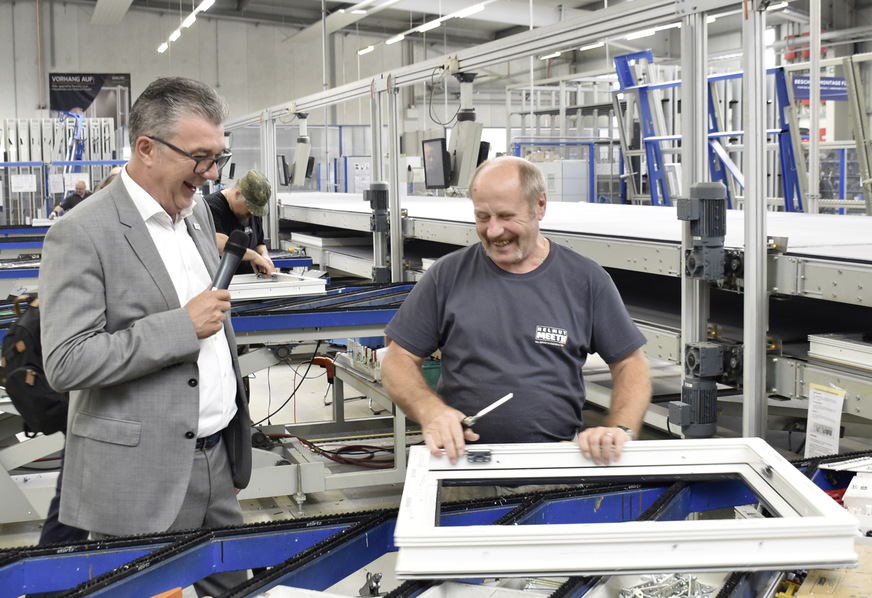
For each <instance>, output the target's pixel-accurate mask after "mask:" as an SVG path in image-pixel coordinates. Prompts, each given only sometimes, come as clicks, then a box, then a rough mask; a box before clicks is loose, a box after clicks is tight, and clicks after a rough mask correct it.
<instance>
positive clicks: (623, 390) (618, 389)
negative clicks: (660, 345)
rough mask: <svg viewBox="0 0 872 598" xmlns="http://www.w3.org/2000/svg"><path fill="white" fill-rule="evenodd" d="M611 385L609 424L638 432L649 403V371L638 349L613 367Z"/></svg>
mask: <svg viewBox="0 0 872 598" xmlns="http://www.w3.org/2000/svg"><path fill="white" fill-rule="evenodd" d="M612 378H613V381H614V386H613V390H612V397H611V403H610V406H609V425H612V426H614V425H622V426H627V427H629V428H632V429H633V430H635V431H636V432H637V433H638V432H639V431H640V429H641V427H642V420H643V418H644V417H645V412H646V411H647V409H648V405H649V404H650V403H651V374H650V371H649V368H648V360H647V359H646V358H645V356H644V354H643V353H642V352H641V351H637V352H636V353H634V354H633V355H631V356H630V357H628V358H626V359H625V360H622V361H621V362H618V363H617V364H615V366H613V367H612Z"/></svg>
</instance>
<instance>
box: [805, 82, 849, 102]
mask: <svg viewBox="0 0 872 598" xmlns="http://www.w3.org/2000/svg"><path fill="white" fill-rule="evenodd" d="M810 81H811V77H809V76H807V75H794V76H793V99H794V100H808V99H809V98H810V97H811V96H810V92H809V89H810V88H811V84H810ZM825 100H835V101H837V102H847V101H848V84H847V83H846V82H845V78H844V77H821V101H825Z"/></svg>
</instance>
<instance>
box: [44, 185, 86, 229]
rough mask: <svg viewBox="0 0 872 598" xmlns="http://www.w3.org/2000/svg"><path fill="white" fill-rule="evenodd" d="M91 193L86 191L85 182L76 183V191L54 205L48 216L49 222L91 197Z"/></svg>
mask: <svg viewBox="0 0 872 598" xmlns="http://www.w3.org/2000/svg"><path fill="white" fill-rule="evenodd" d="M91 195H92V193H91V192H90V191H88V186H87V184H86V183H85V181H76V190H75V191H74V192H72V193H70V194H69V195H67V196H66V197H65V198H63V199H62V200H61V203H59V204H58V205H56V206H55V207H54V209H53V210H52V211H51V213H50V214H49V215H48V217H49V220H54V219H55V218H57V217H58V216H61V215H63V213H64V212H67V211H69V210H72V209H73V208H75V207H76V206H77V205H79V204H80V203H82V202H83V201H85V200H86V199H87V198H89V197H91Z"/></svg>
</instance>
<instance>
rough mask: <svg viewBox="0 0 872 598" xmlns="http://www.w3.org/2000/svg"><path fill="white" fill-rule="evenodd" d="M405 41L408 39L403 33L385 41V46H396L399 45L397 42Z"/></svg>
mask: <svg viewBox="0 0 872 598" xmlns="http://www.w3.org/2000/svg"><path fill="white" fill-rule="evenodd" d="M404 39H406V36H405V35H403V34H402V33H401V34H399V35H395V36H393V37H392V38H390V39H387V40H385V45H386V46H390V45H391V44H395V43H397V42H401V41H403V40H404Z"/></svg>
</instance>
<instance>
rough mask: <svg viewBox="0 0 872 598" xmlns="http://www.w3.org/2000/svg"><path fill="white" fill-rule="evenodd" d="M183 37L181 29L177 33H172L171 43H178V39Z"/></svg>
mask: <svg viewBox="0 0 872 598" xmlns="http://www.w3.org/2000/svg"><path fill="white" fill-rule="evenodd" d="M181 35H182V32H181V31H180V30H179V29H176V30H175V31H173V32H172V33H170V41H171V42H174V41H176V40H177V39H179V37H181Z"/></svg>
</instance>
